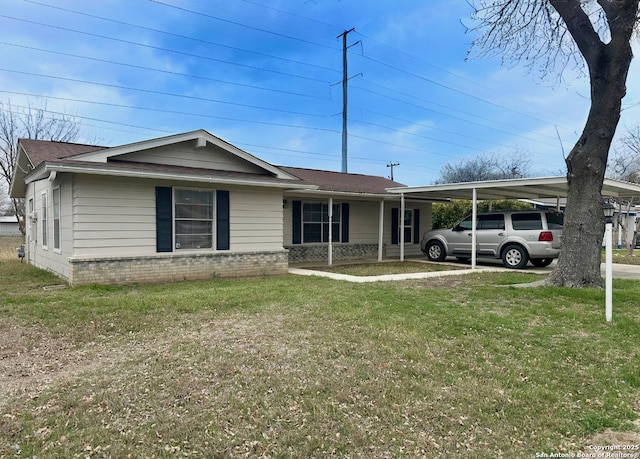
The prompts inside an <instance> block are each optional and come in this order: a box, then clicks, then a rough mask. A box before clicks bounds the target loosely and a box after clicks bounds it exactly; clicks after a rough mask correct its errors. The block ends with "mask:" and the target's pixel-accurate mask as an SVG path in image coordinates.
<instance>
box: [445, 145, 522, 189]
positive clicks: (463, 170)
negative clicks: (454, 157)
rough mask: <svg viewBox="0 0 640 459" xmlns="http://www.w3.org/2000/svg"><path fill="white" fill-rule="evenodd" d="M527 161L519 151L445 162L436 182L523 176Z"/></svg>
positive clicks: (473, 180)
mask: <svg viewBox="0 0 640 459" xmlns="http://www.w3.org/2000/svg"><path fill="white" fill-rule="evenodd" d="M529 163H530V161H529V159H528V158H527V157H526V155H524V154H522V153H519V152H517V153H514V154H512V155H509V156H499V155H496V154H488V153H487V154H483V155H479V156H476V157H474V158H467V159H463V160H460V161H458V162H457V163H453V164H452V163H447V164H445V165H444V166H442V169H440V177H438V179H437V180H436V183H459V182H475V181H480V180H501V179H511V178H523V177H527V176H528V175H529Z"/></svg>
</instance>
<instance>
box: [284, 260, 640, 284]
mask: <svg viewBox="0 0 640 459" xmlns="http://www.w3.org/2000/svg"><path fill="white" fill-rule="evenodd" d="M407 263H427V262H426V261H424V260H407ZM480 263H482V264H479V265H476V269H475V270H473V269H471V268H469V269H452V270H451V271H432V272H424V273H406V274H385V275H382V276H351V275H348V274H339V273H331V272H327V271H318V270H313V269H306V268H303V267H299V268H289V273H291V274H296V275H299V276H320V277H328V278H330V279H336V280H344V281H348V282H356V283H366V282H384V281H399V280H409V279H428V278H431V277H444V276H461V275H465V274H472V273H486V272H507V271H510V272H521V273H522V272H524V273H531V274H540V275H545V274H549V273H550V272H551V271H553V269H554V267H555V264H556V262H553V263H552V264H551V265H549V266H547V267H544V268H535V267H533V266H530V267H529V268H528V269H520V270H516V271H514V270H512V269H508V268H505V267H503V266H502V263H501V262H500V261H499V260H496V262H495V263H494V262H493V260H482V261H481V262H480ZM450 264H451V265H452V266H456V267H458V268H459V267H460V266H461V264H460V263H450ZM601 271H602V275H603V276H604V271H605V266H604V263H603V264H602V265H601ZM613 277H614V278H616V279H636V280H640V266H638V265H623V264H619V263H614V264H613Z"/></svg>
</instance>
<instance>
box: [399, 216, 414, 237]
mask: <svg viewBox="0 0 640 459" xmlns="http://www.w3.org/2000/svg"><path fill="white" fill-rule="evenodd" d="M398 214H400V209H398ZM407 216H409V221H410V223H407ZM403 221H404V243H405V244H413V242H414V241H413V227H414V225H415V212H414V211H413V209H405V210H404V217H403ZM400 231H402V221H401V220H400V219H399V218H398V243H399V241H400V240H401V239H400V237H401V236H400ZM407 233H408V234H409V237H408V238H407Z"/></svg>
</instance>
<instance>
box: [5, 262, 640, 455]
mask: <svg viewBox="0 0 640 459" xmlns="http://www.w3.org/2000/svg"><path fill="white" fill-rule="evenodd" d="M0 272H1V273H2V274H3V275H2V276H0V279H3V281H2V282H4V283H3V284H2V285H1V287H2V291H3V292H4V297H3V302H1V304H0V457H14V456H15V457H71V458H73V457H82V458H85V457H90V458H99V457H167V458H168V457H176V456H177V457H180V456H182V457H292V458H309V457H327V456H329V457H331V456H333V457H353V458H358V457H361V458H369V457H383V458H384V457H389V458H392V457H428V458H434V457H435V458H438V457H442V458H450V457H460V458H462V457H465V458H466V457H492V458H493V457H496V458H499V457H503V458H511V457H535V454H536V452H546V453H554V452H556V453H558V452H563V453H571V452H577V451H580V450H582V449H583V448H587V447H588V445H605V444H606V442H607V441H612V442H613V441H622V440H624V441H632V440H633V439H634V437H627V435H631V434H632V432H633V431H632V430H631V428H632V427H633V426H632V425H631V421H633V420H634V419H637V417H638V413H639V412H640V406H638V403H639V400H640V392H639V391H640V379H639V378H638V377H637V374H638V373H637V355H638V353H639V352H640V348H639V347H638V346H639V344H638V340H637V330H638V325H640V315H638V310H637V297H638V295H639V294H640V283H637V282H633V281H624V282H618V281H615V282H614V287H615V296H614V301H615V304H616V308H615V314H614V320H615V322H614V323H613V324H609V325H607V324H604V323H603V317H602V314H601V311H600V310H599V308H600V306H601V302H602V295H601V292H598V291H574V290H570V289H556V288H543V289H522V288H520V289H515V288H510V287H509V285H513V284H517V283H523V282H525V281H527V280H531V279H535V277H534V276H532V275H527V274H521V273H514V272H509V273H503V274H473V275H469V276H462V277H459V276H456V277H455V278H441V279H428V280H420V281H418V280H414V281H409V282H390V283H384V284H376V285H353V284H349V283H345V282H333V281H331V280H328V279H322V278H308V277H296V276H281V277H273V278H252V279H242V280H240V279H234V280H213V281H208V282H184V283H179V284H173V285H144V286H129V287H105V286H91V287H82V288H69V289H64V290H43V289H42V287H43V286H46V285H52V284H54V283H56V282H57V280H56V279H55V278H54V277H52V276H51V275H49V274H48V273H43V272H42V271H38V270H34V269H32V268H29V267H28V266H24V265H20V264H19V263H13V264H10V265H7V264H2V263H0ZM496 285H502V286H504V287H503V288H496V287H495V286H496ZM607 429H610V430H607ZM601 435H605V436H606V435H608V437H602V436H601ZM627 438H628V440H627ZM600 442H602V443H600ZM585 451H587V450H586V449H585Z"/></svg>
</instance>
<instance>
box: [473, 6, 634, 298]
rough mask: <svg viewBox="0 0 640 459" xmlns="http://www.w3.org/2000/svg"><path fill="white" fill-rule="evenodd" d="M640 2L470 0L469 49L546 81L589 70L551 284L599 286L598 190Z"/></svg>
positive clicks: (569, 159)
mask: <svg viewBox="0 0 640 459" xmlns="http://www.w3.org/2000/svg"><path fill="white" fill-rule="evenodd" d="M639 1H640V0H471V2H472V4H473V5H474V7H475V12H474V14H473V18H474V19H475V20H476V21H478V26H477V27H476V28H475V29H474V30H475V31H477V32H480V37H479V38H478V39H477V40H475V41H474V44H473V49H475V50H479V51H480V54H481V55H495V54H502V55H503V56H505V60H506V61H507V62H511V63H520V62H524V63H525V65H531V66H533V65H537V68H539V69H541V72H542V73H543V74H546V75H551V74H554V75H560V74H562V71H563V70H565V69H566V68H568V67H574V68H579V69H580V68H582V69H585V68H586V70H587V73H588V75H589V81H590V88H591V108H590V111H589V115H588V117H587V120H586V123H585V126H584V129H583V131H582V134H581V135H580V138H579V139H578V141H577V142H576V144H575V146H574V147H573V149H572V150H571V152H570V153H569V155H568V156H567V158H566V160H565V162H566V164H567V183H568V195H567V207H566V213H565V220H564V221H565V224H564V230H563V236H562V240H563V242H562V253H561V255H560V258H559V260H558V265H557V267H556V269H555V270H554V271H553V273H552V274H551V275H550V276H549V278H548V279H547V283H549V284H551V285H562V286H568V287H596V286H602V277H601V274H600V257H601V255H600V252H601V243H602V236H603V234H604V217H603V213H602V195H601V191H602V183H603V181H604V175H605V169H606V165H607V159H608V155H609V149H610V147H611V142H612V140H613V136H614V134H615V131H616V128H617V126H618V122H619V120H620V109H621V104H622V98H623V97H624V96H625V94H626V80H627V74H628V71H629V67H630V65H631V59H632V51H631V40H632V38H633V36H634V31H635V29H636V27H637V25H638V21H639V18H638V2H639Z"/></svg>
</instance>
